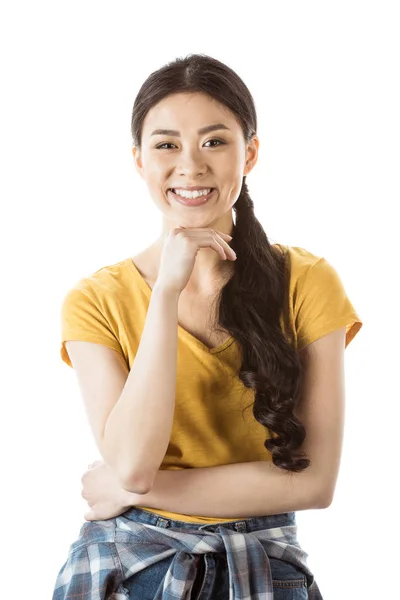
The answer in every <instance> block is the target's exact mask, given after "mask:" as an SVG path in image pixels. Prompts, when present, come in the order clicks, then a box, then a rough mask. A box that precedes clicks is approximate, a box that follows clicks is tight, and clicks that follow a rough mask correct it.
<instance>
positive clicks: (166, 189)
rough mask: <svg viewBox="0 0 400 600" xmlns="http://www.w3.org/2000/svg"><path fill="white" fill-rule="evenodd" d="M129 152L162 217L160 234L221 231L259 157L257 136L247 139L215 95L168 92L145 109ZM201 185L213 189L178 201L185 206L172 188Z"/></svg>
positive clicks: (225, 228) (228, 221)
mask: <svg viewBox="0 0 400 600" xmlns="http://www.w3.org/2000/svg"><path fill="white" fill-rule="evenodd" d="M132 152H133V156H134V159H135V166H136V168H137V170H138V172H139V173H140V175H141V176H142V177H143V179H144V180H145V181H146V184H147V186H148V189H149V192H150V194H151V197H152V198H153V200H154V202H155V204H156V206H157V207H158V208H159V209H160V210H161V212H162V213H163V215H164V232H165V231H167V230H168V229H171V228H173V227H178V226H183V227H213V228H215V229H221V230H223V231H224V230H227V227H226V225H227V223H231V224H232V210H231V209H232V206H233V205H234V204H235V202H236V200H237V198H238V196H239V193H240V190H241V187H242V178H243V176H244V175H247V174H248V173H249V172H250V171H251V169H252V168H253V166H254V165H255V163H256V161H257V154H258V138H257V137H256V136H253V138H252V139H251V141H250V142H246V140H245V139H244V135H243V130H242V128H241V126H240V124H239V122H238V121H237V119H236V117H235V116H234V115H233V114H232V113H231V112H230V110H229V109H228V108H227V107H225V106H224V105H221V104H219V103H218V102H216V101H215V100H214V99H213V98H210V97H209V96H207V95H206V94H203V93H199V92H195V93H187V92H185V93H178V94H172V95H170V96H167V97H166V98H164V99H163V100H161V101H160V102H159V103H158V104H156V105H155V106H154V107H153V108H152V109H151V110H150V111H149V112H148V113H147V115H146V118H145V120H144V123H143V129H142V140H141V148H140V149H138V148H135V147H134V148H133V149H132ZM199 187H200V188H213V190H212V192H211V194H209V195H208V196H207V201H206V202H205V203H204V202H202V203H201V204H198V203H199V201H200V200H198V201H197V204H198V205H197V206H188V205H187V202H188V200H187V199H186V200H185V198H183V199H182V200H183V202H186V204H183V203H182V202H180V201H179V198H180V196H178V195H176V192H178V193H179V191H180V190H182V188H199ZM171 189H173V190H174V192H175V193H174V192H171V191H170V190H171ZM182 194H183V195H184V196H186V197H187V196H188V195H191V194H188V193H185V192H184V191H182ZM223 225H225V227H224V226H223Z"/></svg>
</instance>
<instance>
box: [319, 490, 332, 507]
mask: <svg viewBox="0 0 400 600" xmlns="http://www.w3.org/2000/svg"><path fill="white" fill-rule="evenodd" d="M334 493H335V490H334V489H333V488H332V487H327V486H326V485H325V486H320V489H319V493H318V495H317V507H318V508H329V507H330V505H331V504H332V502H333V497H334Z"/></svg>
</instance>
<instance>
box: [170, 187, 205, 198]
mask: <svg viewBox="0 0 400 600" xmlns="http://www.w3.org/2000/svg"><path fill="white" fill-rule="evenodd" d="M211 190H212V188H208V189H206V190H194V191H189V190H180V189H179V188H175V189H174V190H173V191H174V192H175V194H178V196H183V197H184V198H198V197H199V196H207V194H209V193H210V192H211Z"/></svg>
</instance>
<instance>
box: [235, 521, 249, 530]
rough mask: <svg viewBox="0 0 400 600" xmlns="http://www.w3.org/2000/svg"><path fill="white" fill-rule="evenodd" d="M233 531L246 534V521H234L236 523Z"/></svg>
mask: <svg viewBox="0 0 400 600" xmlns="http://www.w3.org/2000/svg"><path fill="white" fill-rule="evenodd" d="M235 529H236V531H238V532H239V533H246V532H247V524H246V521H236V522H235Z"/></svg>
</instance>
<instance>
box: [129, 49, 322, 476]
mask: <svg viewBox="0 0 400 600" xmlns="http://www.w3.org/2000/svg"><path fill="white" fill-rule="evenodd" d="M178 92H203V93H205V94H207V95H208V96H209V97H211V98H213V99H215V100H217V101H218V102H219V103H221V104H222V105H225V106H226V107H227V108H229V109H230V111H231V112H232V113H233V114H234V115H235V116H236V118H237V119H238V120H239V123H240V125H241V127H242V130H243V134H244V138H245V141H246V142H248V141H250V140H251V138H252V136H253V135H255V134H256V131H257V115H256V109H255V105H254V100H253V98H252V96H251V94H250V91H249V90H248V88H247V86H246V85H245V84H244V82H243V81H242V80H241V78H240V77H239V76H238V75H237V74H236V73H235V71H233V70H232V69H231V68H230V67H228V66H227V65H225V64H224V63H222V62H220V61H218V60H216V59H215V58H212V57H210V56H206V55H203V54H190V55H188V56H187V57H185V58H177V59H175V60H174V61H173V62H170V63H167V64H166V65H165V66H163V67H162V68H160V69H158V70H157V71H155V72H153V73H151V75H150V76H149V77H148V78H147V79H146V81H145V82H144V83H143V85H142V87H141V88H140V90H139V92H138V95H137V97H136V99H135V102H134V106H133V112H132V127H131V130H132V138H133V143H134V145H135V146H136V147H138V148H140V145H141V134H142V127H143V121H144V119H145V117H146V115H147V113H148V111H149V110H150V109H151V108H152V107H153V106H155V105H156V104H157V103H158V102H160V101H161V100H162V99H163V98H165V97H166V96H168V95H170V94H174V93H178ZM233 208H234V210H235V212H236V223H235V226H234V231H233V240H232V242H231V244H230V245H231V246H232V248H233V249H234V250H235V251H236V253H237V260H236V261H235V262H234V263H233V265H234V273H233V275H232V277H231V279H230V280H229V281H228V282H227V283H226V284H225V286H224V287H223V289H222V292H221V295H220V297H219V298H218V299H217V300H218V305H219V306H218V311H219V312H218V324H219V325H220V326H222V328H223V329H224V330H226V331H228V332H229V333H230V334H231V335H232V336H234V338H235V339H236V340H237V342H238V343H239V348H240V350H241V354H242V363H241V368H240V370H239V372H238V377H239V378H240V380H241V381H242V382H243V384H244V386H245V387H247V388H252V389H253V390H254V392H255V401H254V404H253V414H254V417H255V419H256V420H257V421H258V422H259V423H261V425H263V426H264V427H266V428H267V429H268V430H269V432H270V438H269V439H267V440H266V441H265V442H264V446H265V448H266V449H267V450H269V451H270V452H271V454H272V461H273V463H274V464H275V465H276V466H277V467H280V468H282V469H286V470H288V471H302V470H303V469H305V468H307V467H308V466H309V464H310V460H309V459H308V458H306V456H305V454H304V453H303V452H300V450H299V449H300V446H301V445H302V443H303V441H304V439H305V437H306V430H305V427H304V426H303V424H302V423H301V422H300V421H299V419H298V418H297V417H296V416H295V414H294V411H295V409H296V407H297V406H298V404H299V402H300V397H301V388H302V381H303V364H302V361H301V359H300V356H299V353H298V351H297V350H296V349H295V347H294V345H293V339H294V336H293V330H292V329H291V326H290V322H289V318H288V310H289V309H288V296H289V279H290V261H289V256H288V252H287V251H285V249H284V247H283V246H281V245H279V244H275V245H271V244H270V242H269V240H268V238H267V235H266V233H265V231H264V229H263V227H262V226H261V224H260V222H259V221H258V219H257V218H256V216H255V214H254V204H253V201H252V199H251V198H250V195H249V191H248V187H247V184H246V176H244V177H243V184H242V188H241V191H240V194H239V197H238V199H237V201H236V203H235V204H234V206H233ZM281 316H282V317H283V320H284V327H283V329H282V327H281V323H280V317H281Z"/></svg>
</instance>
